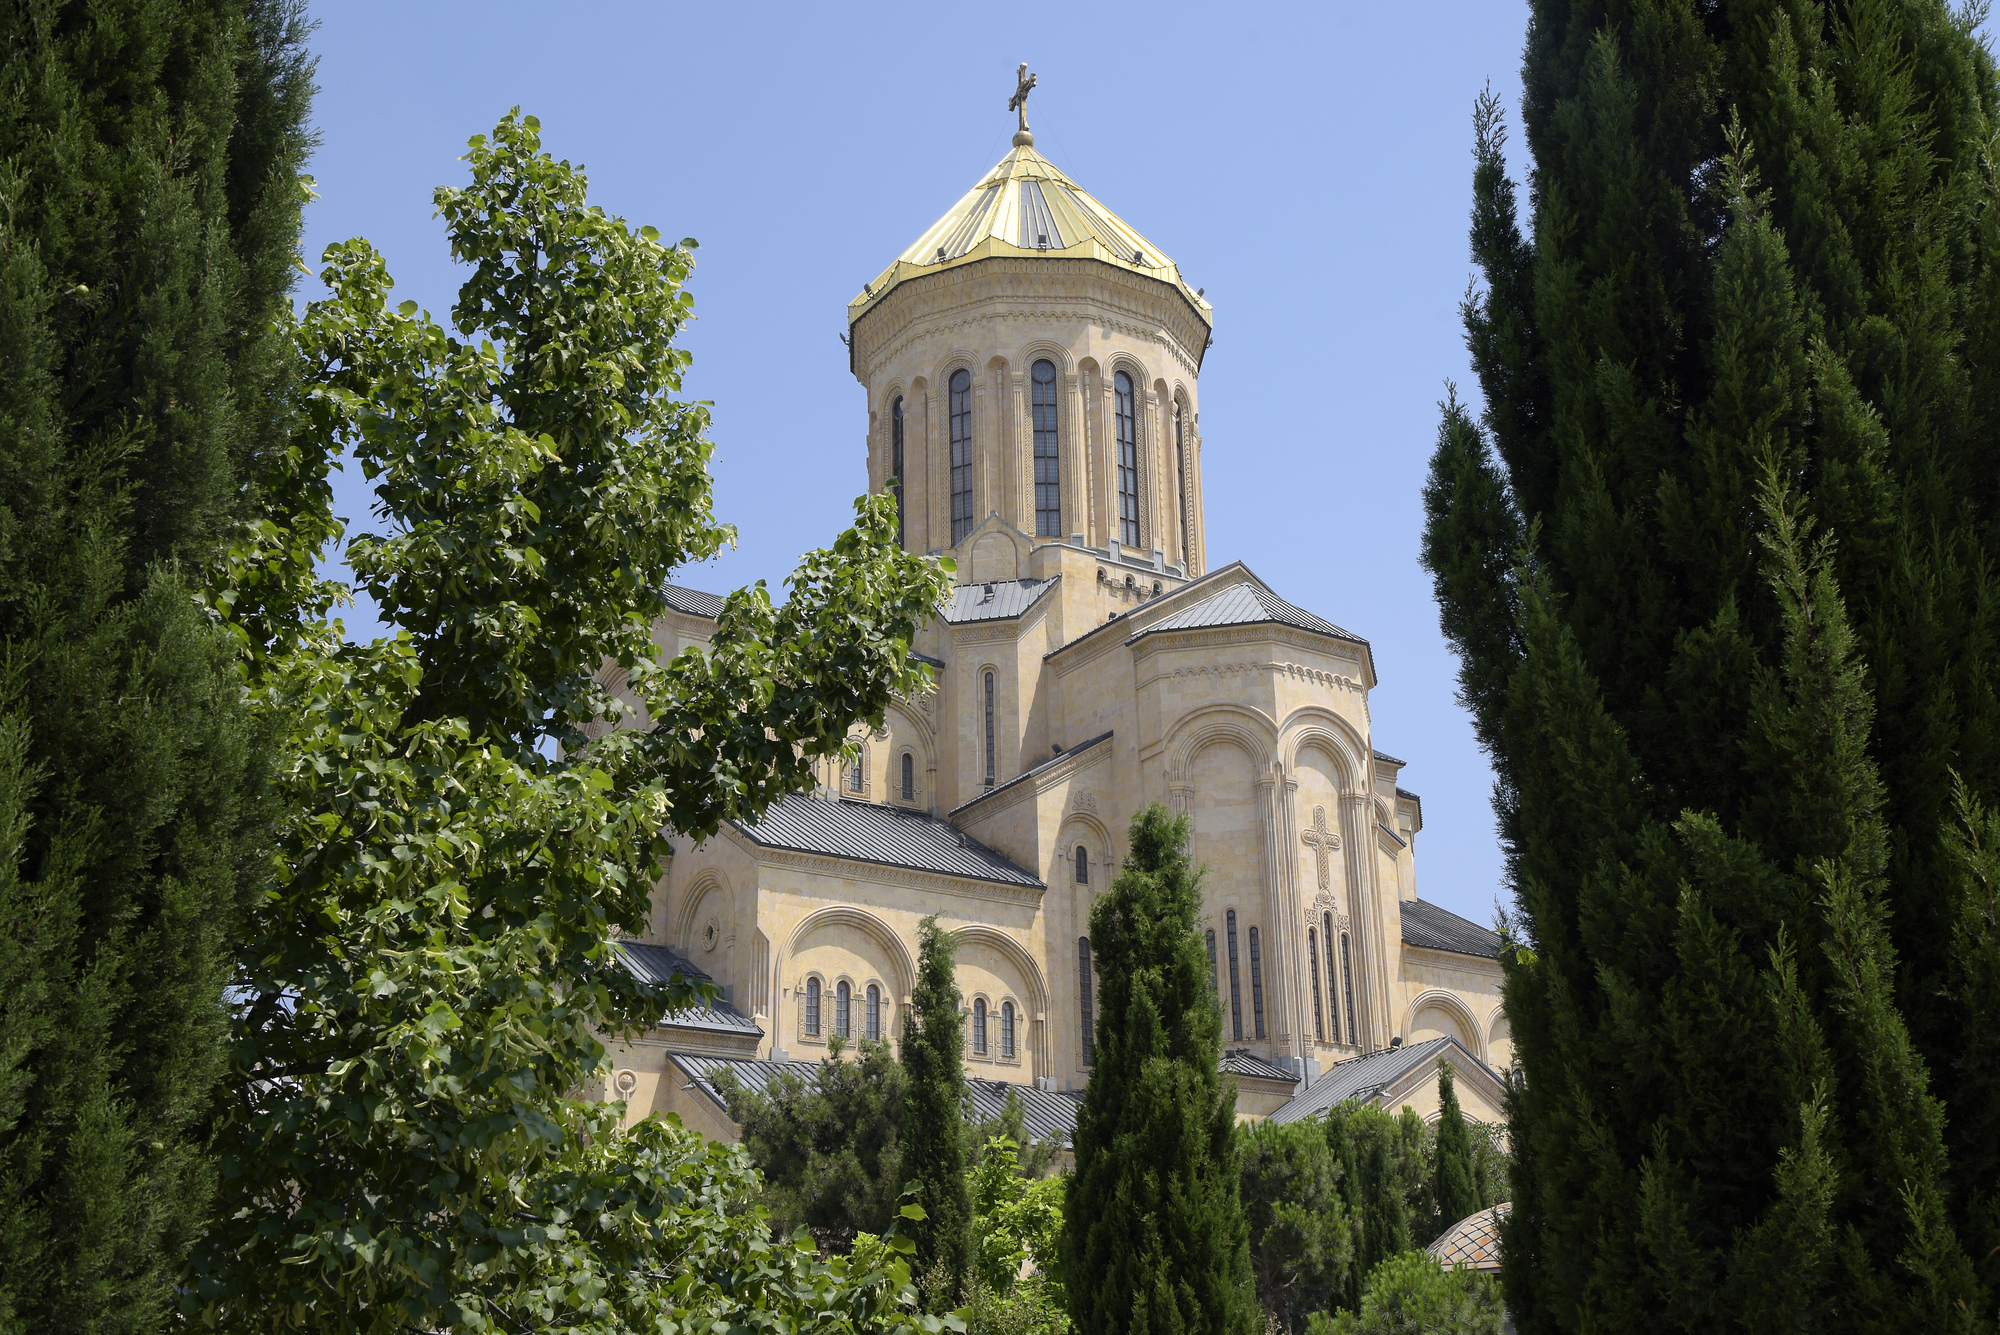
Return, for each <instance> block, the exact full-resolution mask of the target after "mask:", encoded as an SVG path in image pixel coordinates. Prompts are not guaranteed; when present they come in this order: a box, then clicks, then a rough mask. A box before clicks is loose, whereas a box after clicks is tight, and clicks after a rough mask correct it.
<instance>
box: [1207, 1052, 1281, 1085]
mask: <svg viewBox="0 0 2000 1335" xmlns="http://www.w3.org/2000/svg"><path fill="white" fill-rule="evenodd" d="M1222 1069H1223V1070H1225V1071H1227V1072H1229V1073H1230V1074H1231V1075H1241V1076H1248V1077H1249V1078H1250V1079H1252V1080H1285V1081H1290V1082H1291V1083H1293V1084H1297V1083H1298V1079H1299V1078H1298V1077H1297V1076H1296V1075H1293V1074H1292V1073H1291V1071H1289V1070H1287V1069H1286V1068H1285V1067H1282V1066H1279V1065H1278V1064H1277V1063H1275V1062H1267V1061H1265V1060H1264V1059H1263V1058H1262V1057H1259V1056H1258V1055H1256V1054H1255V1053H1253V1052H1251V1051H1249V1050H1248V1049H1245V1048H1229V1049H1225V1050H1224V1051H1223V1054H1222Z"/></svg>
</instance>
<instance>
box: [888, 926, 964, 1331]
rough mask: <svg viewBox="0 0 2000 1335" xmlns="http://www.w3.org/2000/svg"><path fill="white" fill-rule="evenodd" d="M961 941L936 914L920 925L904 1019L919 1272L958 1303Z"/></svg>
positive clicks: (906, 1166) (906, 1133)
mask: <svg viewBox="0 0 2000 1335" xmlns="http://www.w3.org/2000/svg"><path fill="white" fill-rule="evenodd" d="M957 951H958V941H957V938H956V937H954V936H952V934H951V933H950V932H947V931H946V930H945V929H944V928H942V927H940V926H938V920H937V915H936V914H935V913H933V914H932V915H931V916H930V917H928V918H925V919H924V920H923V921H922V922H921V923H919V924H918V925H917V985H916V987H915V988H914V989H913V990H912V991H911V993H910V1005H909V1008H908V1010H907V1011H906V1012H905V1013H904V1017H903V1045H902V1053H901V1058H902V1063H903V1070H904V1072H905V1073H906V1074H907V1075H908V1078H909V1082H908V1086H907V1090H906V1093H905V1095H904V1098H905V1101H906V1111H905V1113H904V1120H903V1176H904V1180H905V1182H907V1183H908V1184H910V1185H911V1186H912V1187H913V1188H914V1189H915V1191H916V1199H917V1204H919V1205H921V1206H923V1207H924V1210H925V1212H926V1218H925V1219H924V1221H923V1224H922V1226H921V1227H919V1228H918V1230H917V1231H916V1239H917V1263H918V1267H919V1269H920V1271H921V1272H923V1273H926V1274H928V1273H929V1272H931V1271H937V1272H939V1274H940V1275H941V1276H942V1283H943V1290H942V1292H943V1297H944V1298H945V1299H946V1300H948V1301H950V1302H956V1301H957V1299H958V1295H959V1293H960V1291H961V1289H962V1287H963V1285H964V1283H965V1274H966V1268H967V1266H968V1265H969V1264H970V1255H969V1252H970V1247H971V1236H970V1230H971V1227H972V1202H971V1198H970V1196H969V1195H968V1193H967V1188H966V1181H965V1164H966V1157H967V1156H966V1144H965V1109H964V1103H965V1053H964V1043H965V1019H964V1016H963V1015H962V1014H961V1013H960V1010H959V1006H960V1003H961V1001H962V1000H963V998H962V996H961V995H960V993H959V990H958V972H957V963H956V957H957Z"/></svg>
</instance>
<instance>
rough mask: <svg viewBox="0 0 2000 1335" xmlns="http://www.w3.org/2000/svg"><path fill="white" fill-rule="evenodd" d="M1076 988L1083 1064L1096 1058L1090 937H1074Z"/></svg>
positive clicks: (1095, 1026) (1087, 1063)
mask: <svg viewBox="0 0 2000 1335" xmlns="http://www.w3.org/2000/svg"><path fill="white" fill-rule="evenodd" d="M1076 989H1077V995H1078V996H1079V997H1081V998H1082V999H1083V1064H1084V1065H1085V1066H1088V1065H1090V1064H1091V1063H1092V1062H1094V1061H1096V1060H1097V1025H1096V1023H1095V1021H1093V1020H1092V1018H1091V1014H1090V938H1089V937H1087V936H1079V937H1078V938H1077V939H1076Z"/></svg>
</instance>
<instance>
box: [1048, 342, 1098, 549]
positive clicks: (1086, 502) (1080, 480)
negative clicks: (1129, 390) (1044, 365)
mask: <svg viewBox="0 0 2000 1335" xmlns="http://www.w3.org/2000/svg"><path fill="white" fill-rule="evenodd" d="M1056 426H1057V430H1058V431H1060V432H1061V433H1062V434H1061V437H1060V439H1061V441H1062V496H1063V536H1064V537H1065V538H1067V537H1069V536H1070V535H1071V534H1073V533H1080V534H1082V535H1084V537H1083V540H1084V541H1085V542H1089V541H1090V536H1089V535H1090V490H1089V488H1090V480H1089V479H1090V470H1089V468H1087V467H1085V464H1084V460H1085V455H1086V451H1087V449H1088V447H1087V446H1086V444H1085V437H1084V430H1083V390H1082V386H1081V377H1079V376H1078V375H1077V374H1076V373H1075V372H1074V371H1071V372H1068V373H1066V374H1064V376H1063V382H1062V407H1061V408H1060V409H1059V410H1058V412H1057V423H1056Z"/></svg>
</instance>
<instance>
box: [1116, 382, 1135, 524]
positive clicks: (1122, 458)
mask: <svg viewBox="0 0 2000 1335" xmlns="http://www.w3.org/2000/svg"><path fill="white" fill-rule="evenodd" d="M1112 384H1113V387H1114V391H1115V393H1114V398H1115V403H1114V407H1115V408H1116V410H1117V416H1118V541H1120V542H1122V543H1124V544H1125V545H1126V546H1127V547H1137V546H1138V545H1139V408H1138V405H1137V403H1135V402H1134V399H1135V398H1136V396H1135V395H1134V394H1133V392H1132V377H1131V376H1129V375H1126V374H1125V373H1124V372H1123V371H1120V372H1119V373H1118V374H1117V375H1116V376H1114V377H1112Z"/></svg>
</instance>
